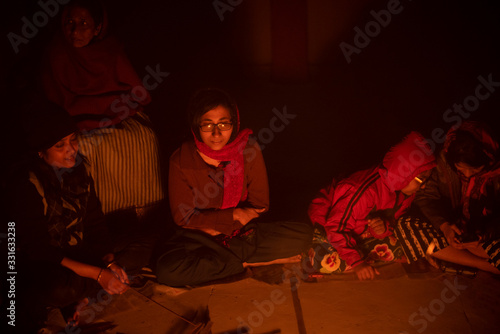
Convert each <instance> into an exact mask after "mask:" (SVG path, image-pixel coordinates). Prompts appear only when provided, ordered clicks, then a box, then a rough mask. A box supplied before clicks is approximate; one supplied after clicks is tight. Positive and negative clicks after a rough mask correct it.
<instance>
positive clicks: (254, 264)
mask: <svg viewBox="0 0 500 334" xmlns="http://www.w3.org/2000/svg"><path fill="white" fill-rule="evenodd" d="M301 259H302V256H300V255H295V256H291V257H287V258H283V259H276V260H272V261H268V262H252V263H248V262H243V268H246V267H259V266H268V265H270V264H283V263H297V262H300V260H301Z"/></svg>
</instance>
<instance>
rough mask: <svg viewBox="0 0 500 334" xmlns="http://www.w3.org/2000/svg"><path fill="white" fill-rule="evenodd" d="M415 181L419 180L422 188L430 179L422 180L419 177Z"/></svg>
mask: <svg viewBox="0 0 500 334" xmlns="http://www.w3.org/2000/svg"><path fill="white" fill-rule="evenodd" d="M415 180H417V182H418V183H420V186H423V185H424V184H425V183H426V182H427V181H428V180H429V178H425V179H422V178H420V177H418V176H415Z"/></svg>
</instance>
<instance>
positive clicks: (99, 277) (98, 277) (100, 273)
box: [97, 268, 104, 283]
mask: <svg viewBox="0 0 500 334" xmlns="http://www.w3.org/2000/svg"><path fill="white" fill-rule="evenodd" d="M103 270H104V268H101V271H99V275H97V283H99V280H100V279H101V275H102V271H103Z"/></svg>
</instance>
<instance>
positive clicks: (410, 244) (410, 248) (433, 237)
mask: <svg viewBox="0 0 500 334" xmlns="http://www.w3.org/2000/svg"><path fill="white" fill-rule="evenodd" d="M394 232H395V234H396V237H397V238H398V240H399V241H400V243H401V246H402V247H403V250H404V252H405V254H406V257H407V258H408V261H409V262H416V261H418V260H420V259H422V258H425V254H426V252H427V249H428V248H429V246H430V244H431V243H434V245H435V248H434V251H433V252H437V251H438V250H441V249H443V248H446V247H448V241H446V238H445V237H444V234H443V233H442V232H441V231H438V230H436V228H435V227H434V225H432V224H431V223H429V222H427V221H423V220H421V219H419V218H417V217H412V216H408V217H401V218H399V220H398V223H397V225H396V228H395V230H394Z"/></svg>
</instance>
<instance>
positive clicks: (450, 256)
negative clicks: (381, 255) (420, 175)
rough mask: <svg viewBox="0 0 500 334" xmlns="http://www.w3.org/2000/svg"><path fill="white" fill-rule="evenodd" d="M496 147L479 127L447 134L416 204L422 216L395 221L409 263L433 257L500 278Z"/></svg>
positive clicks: (477, 124) (465, 127) (468, 125)
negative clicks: (490, 273)
mask: <svg viewBox="0 0 500 334" xmlns="http://www.w3.org/2000/svg"><path fill="white" fill-rule="evenodd" d="M498 154H499V149H498V143H497V142H496V141H495V140H494V139H493V138H492V135H491V131H490V130H489V129H488V127H487V126H486V125H485V124H482V123H480V122H472V121H468V122H464V123H463V124H462V125H461V126H460V127H458V128H452V129H450V130H449V131H448V133H447V136H446V140H445V143H444V147H443V149H442V150H441V152H440V155H439V159H438V166H437V168H436V169H435V170H434V171H433V172H432V174H431V177H430V178H429V182H428V183H427V186H426V187H425V189H422V190H421V191H419V192H418V193H417V197H416V199H415V204H416V205H417V207H418V209H419V210H420V212H421V215H413V216H409V217H405V218H403V219H401V220H400V221H399V222H398V229H397V230H396V232H397V233H398V237H399V238H400V239H401V240H403V241H402V244H403V247H404V249H405V253H406V254H407V256H408V259H409V260H411V261H418V260H419V259H421V258H424V257H425V256H426V254H427V256H430V255H432V257H431V262H435V261H434V260H433V258H436V259H439V260H444V261H447V262H452V263H456V264H460V265H465V266H468V267H473V268H477V269H480V270H484V271H488V272H492V273H495V274H500V271H499V270H498V268H500V254H499V253H500V252H499V250H500V242H499V241H500V224H499V222H500V164H499V162H498Z"/></svg>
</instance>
